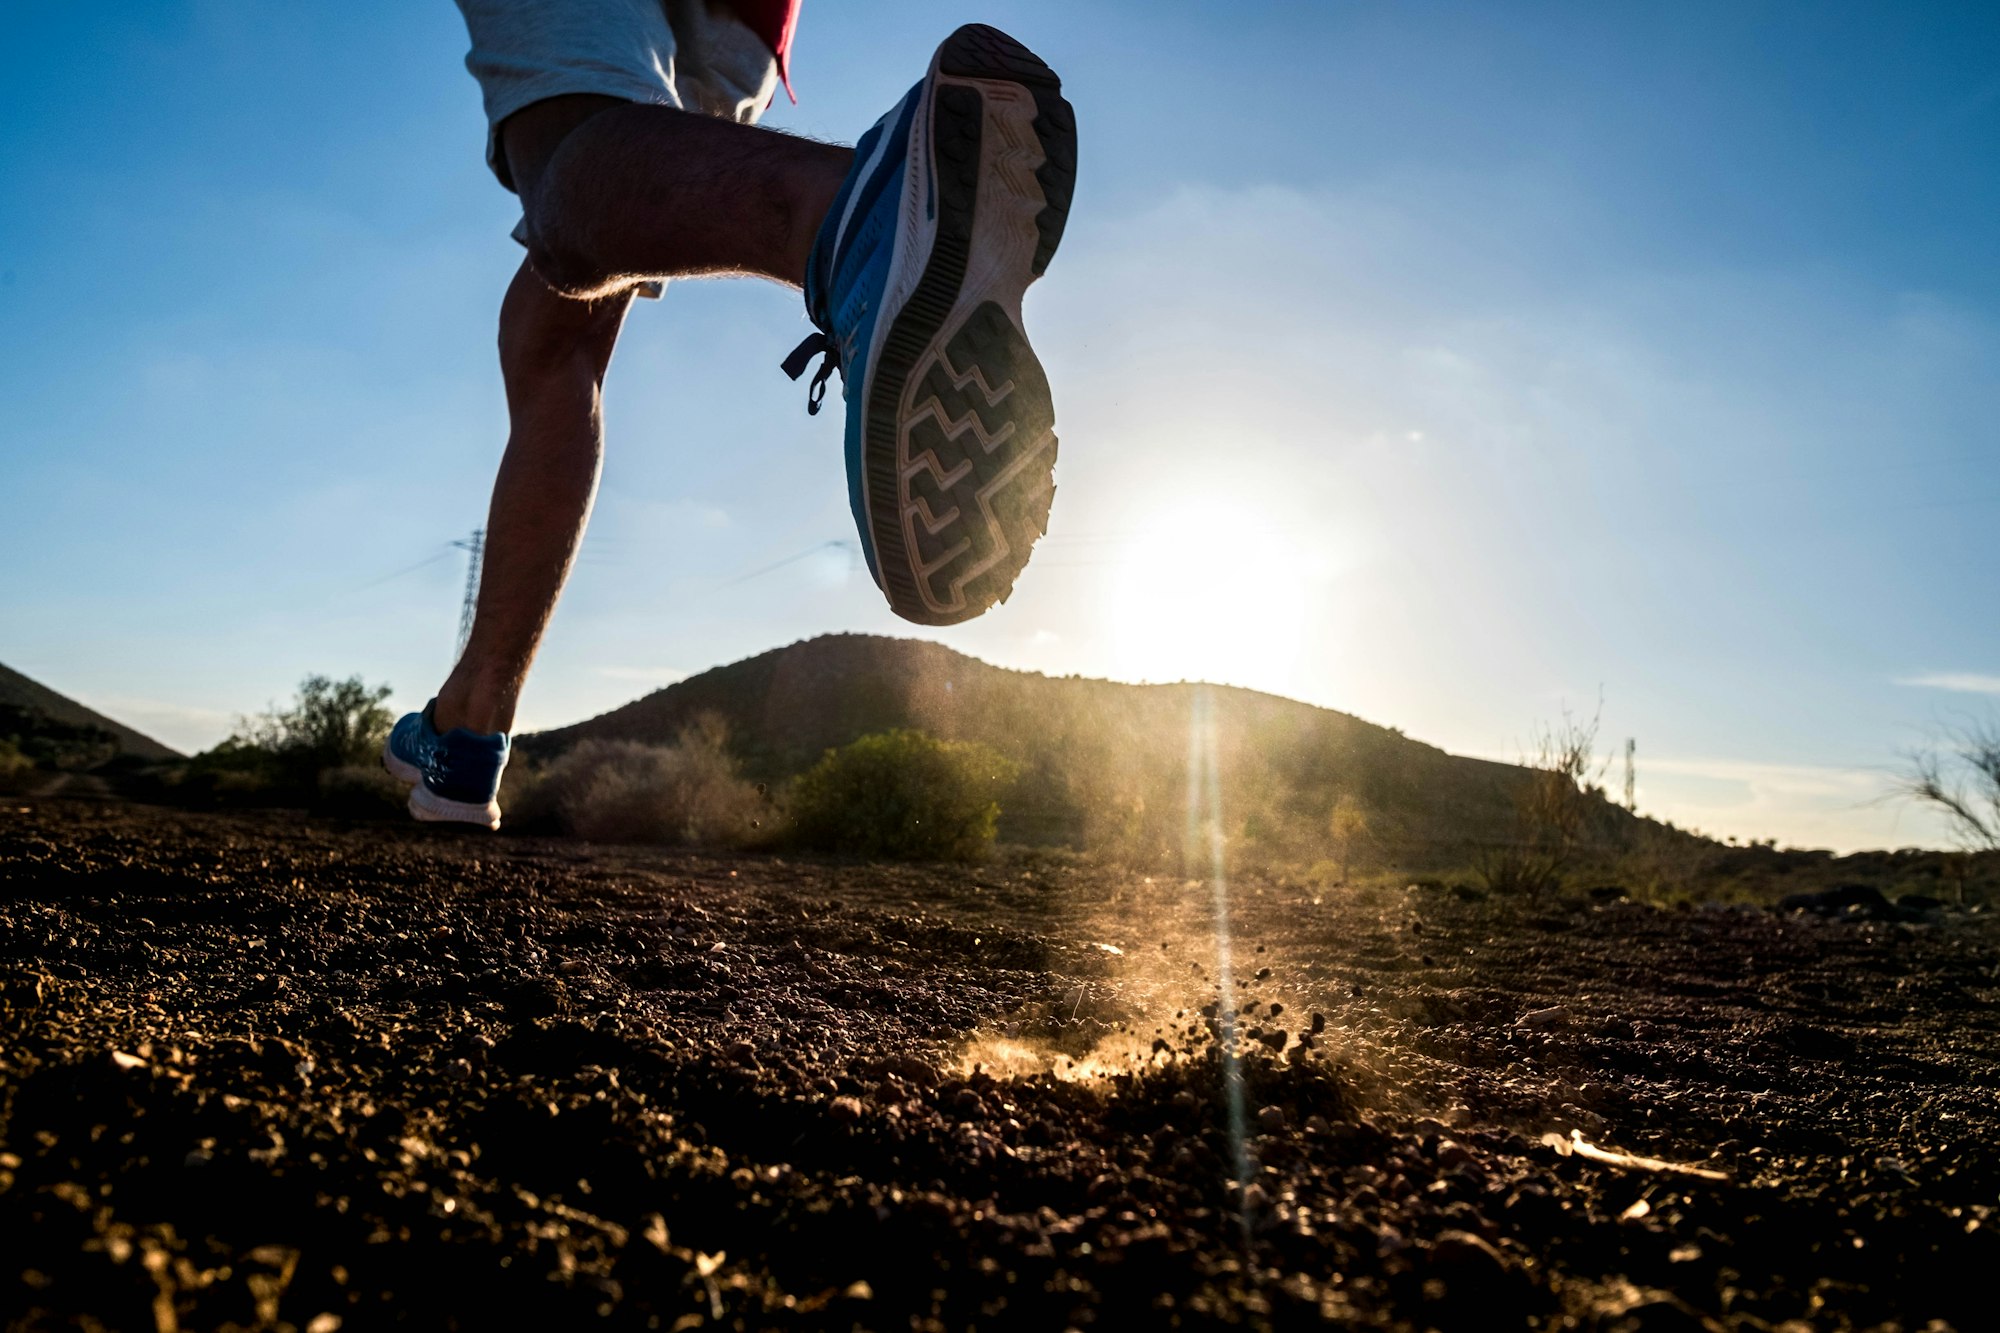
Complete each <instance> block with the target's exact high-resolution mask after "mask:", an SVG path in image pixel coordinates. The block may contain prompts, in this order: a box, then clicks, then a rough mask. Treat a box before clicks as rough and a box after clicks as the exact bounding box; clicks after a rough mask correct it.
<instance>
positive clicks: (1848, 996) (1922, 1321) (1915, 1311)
mask: <svg viewBox="0 0 2000 1333" xmlns="http://www.w3.org/2000/svg"><path fill="white" fill-rule="evenodd" d="M1603 898H1604V895H1600V897H1599V899H1597V900H1592V899H1589V898H1585V899H1579V900H1575V901H1555V902H1546V903H1536V904H1526V905H1524V904H1518V903H1498V902H1494V901H1491V900H1481V899H1476V898H1474V897H1473V896H1472V895H1470V894H1463V895H1461V894H1459V893H1456V892H1454V891H1452V890H1449V889H1437V888H1412V889H1410V890H1407V891H1397V892H1394V893H1374V894H1363V893H1360V892H1351V893H1340V892H1328V893H1325V894H1324V895H1323V896H1321V897H1314V896H1312V894H1310V893H1302V892H1300V891H1297V890H1284V889H1280V888H1278V887H1275V886H1271V885H1259V884H1255V883H1239V884H1235V885H1232V886H1230V887H1229V889H1228V891H1227V892H1226V893H1221V894H1218V893H1217V892H1216V891H1215V889H1214V886H1212V885H1210V884H1207V883H1189V882H1185V881H1181V880H1177V879H1176V880H1167V879H1158V878H1155V879H1153V880H1151V881H1149V880H1147V879H1146V878H1145V877H1143V876H1138V875H1134V874H1130V873H1127V872H1123V871H1115V870H1110V869H1102V868H1092V867H1089V866H1082V865H1074V864H1067V863H1064V862H1062V861H1059V860H1054V859H1049V858H1039V859H1035V858H1025V857H1013V858H1003V859H1002V860H1000V861H997V862H995V863H993V864H991V865H986V866H980V867H974V868H960V869H946V868H907V867H885V866H876V865H858V864H856V865H844V864H834V863H825V862H816V861H798V860H792V859H785V858H773V857H768V856H757V857H751V856H719V855H705V854H699V853H692V852H662V851H656V850H645V849H635V848H606V847H591V846H588V845H584V844H580V843H571V842H560V841H538V840H531V839H516V838H505V837H503V838H491V837H480V836H469V835H461V834H456V833H439V832H435V831H431V830H424V829H419V828H415V827H409V828H404V827H397V826H386V825H338V824H332V823H327V822H324V821H305V820H303V819H297V818H293V819H288V818H285V817H282V816H256V817H248V816H244V817H225V816H203V815H189V814H182V813H175V812H168V811H160V810H152V809H147V808H143V807H130V806H120V805H116V804H110V803H91V802H84V801H64V800H39V801H31V802H20V801H16V802H14V803H12V804H7V805H0V1236H4V1237H5V1238H6V1239H5V1244H4V1248H3V1249H0V1317H4V1322H5V1325H6V1327H8V1328H10V1329H44V1328H69V1327H81V1328H114V1329H150V1328H159V1329H172V1328H181V1329H207V1328H227V1327H235V1328H265V1329H282V1328H292V1329H299V1330H312V1331H313V1333H329V1331H330V1330H333V1329H335V1328H346V1329H359V1328H373V1327H376V1326H381V1325H391V1324H401V1325H404V1326H409V1327H415V1328H439V1327H461V1328H494V1327H510V1328H528V1327H537V1328H562V1329H570V1328H585V1327H605V1328H661V1329H687V1328H695V1327H707V1326H710V1325H722V1326H727V1327H733V1328H765V1327H778V1328H790V1327H810V1328H842V1329H845V1328H851V1327H864V1328H882V1329H890V1328H893V1329H906V1328H913V1329H954V1330H955V1329H963V1328H975V1327H977V1328H986V1327H1002V1326H1009V1327H1023V1328H1035V1329H1062V1328H1065V1327H1074V1328H1089V1327H1097V1328H1120V1329H1123V1328H1146V1327H1199V1326H1208V1325H1218V1324H1231V1325H1244V1326H1250V1327H1295V1326H1300V1325H1307V1324H1319V1323H1327V1322H1331V1323H1335V1324H1354V1325H1370V1326H1372V1325H1382V1326H1389V1327H1398V1328H1422V1327H1439V1328H1501V1327H1510V1326H1525V1327H1533V1328H1576V1327H1581V1328H1607V1329H1647V1330H1652V1329H1683V1328H1713V1327H1728V1328H1750V1329H1760V1328H1766V1327H1771V1326H1777V1325H1783V1324H1785V1323H1786V1322H1787V1321H1804V1322H1803V1323H1802V1324H1797V1325H1795V1326H1798V1327H1805V1326H1811V1327H1817V1328H1847V1327H1866V1326H1890V1325H1894V1326H1900V1327H1902V1328H1904V1329H1918V1328H1924V1327H1926V1326H1942V1325H1949V1326H1952V1327H1957V1328H1964V1329H1972V1328H1978V1327H1990V1326H1991V1321H1992V1319H1993V1313H1992V1309H1993V1307H1992V1296H1991V1291H1992V1279H1993V1275H1994V1274H1995V1273H1996V1271H2000V1242H1996V1238H1995V1237H1996V1226H2000V1222H1996V1219H1995V1217H1994V1216H1993V1213H1994V1207H1995V1205H1996V1203H2000V1151H1996V1149H1995V1147H1994V1145H1995V1143H1996V1142H2000V1106H1996V1102H1995V1091H1996V1086H2000V1077H1996V1057H2000V1041H1996V1028H2000V1022H1997V1021H1996V1009H1995V1000H1996V998H2000V930H1997V929H1996V926H1995V924H1994V921H1993V919H1992V918H1991V917H1989V916H1986V915H1984V914H1979V913H1962V912H1956V911H1949V910H1934V911H1932V912H1930V913H1928V914H1926V915H1925V916H1924V917H1923V918H1922V919H1918V920H1911V921H1881V920H1862V919H1851V918H1838V919H1821V918H1817V917H1812V916H1802V915H1780V914H1777V913H1773V912H1770V911H1764V910H1753V909H1728V910H1718V911H1701V910H1696V911H1659V910H1655V909H1652V908H1648V907H1643V906H1638V905H1633V904H1628V903H1624V902H1620V901H1604V900H1603ZM1219 901H1220V902H1226V904H1227V912H1226V917H1227V926H1228V930H1227V932H1226V939H1225V936H1224V933H1223V932H1220V931H1218V929H1217V921H1218V917H1217V906H1218V902H1219ZM1225 980H1226V981H1227V983H1228V985H1227V987H1226V991H1227V993H1226V995H1224V996H1223V999H1222V1003H1223V1006H1224V1007H1222V1008H1216V1007H1214V1006H1215V1005H1216V1004H1217V993H1218V986H1219V984H1220V983H1221V982H1223V981H1225ZM1205 1006H1207V1008H1206V1010H1204V1007H1205ZM1231 1032H1233V1033H1234V1035H1235V1038H1236V1039H1235V1041H1234V1043H1232V1044H1231V1049H1232V1050H1240V1051H1241V1053H1242V1054H1241V1057H1240V1059H1239V1058H1227V1059H1225V1058H1224V1056H1223V1055H1222V1054H1220V1053H1219V1051H1218V1047H1219V1046H1221V1045H1223V1043H1222V1042H1221V1041H1219V1040H1218V1039H1217V1036H1218V1034H1227V1033H1231ZM1579 1139H1580V1140H1581V1142H1580V1143H1579ZM1595 1149H1603V1150H1607V1151H1608V1152H1611V1153H1614V1154H1616V1153H1623V1154H1636V1155H1638V1156H1639V1157H1643V1158H1650V1159H1657V1160H1656V1161H1654V1162H1653V1163H1651V1164H1646V1163H1639V1162H1634V1161H1632V1160H1619V1161H1615V1162H1606V1161H1602V1160H1598V1159H1597V1158H1595V1157H1593V1156H1591V1155H1589V1153H1590V1152H1591V1151H1592V1150H1595ZM1669 1166H1672V1167H1693V1168H1697V1169H1698V1170H1696V1171H1690V1170H1685V1169H1669Z"/></svg>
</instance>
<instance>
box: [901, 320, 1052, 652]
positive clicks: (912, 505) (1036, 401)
mask: <svg viewBox="0 0 2000 1333" xmlns="http://www.w3.org/2000/svg"><path fill="white" fill-rule="evenodd" d="M909 403H910V411H909V414H908V416H907V417H906V418H905V420H904V425H903V456H904V457H905V458H908V459H909V460H910V462H909V464H908V465H907V467H906V468H905V471H904V478H903V486H904V489H903V495H904V503H905V512H906V513H908V514H909V515H910V520H911V521H910V522H909V523H908V524H907V525H906V529H905V532H904V540H905V542H906V548H907V550H908V551H909V556H910V563H911V564H912V566H914V571H915V573H916V577H917V578H919V579H921V580H922V582H923V585H924V591H925V592H926V593H927V594H928V596H927V597H926V598H925V601H926V604H927V609H930V608H932V607H941V608H944V609H943V610H941V611H940V610H931V615H933V616H934V617H936V619H935V620H934V621H933V622H932V623H938V624H953V623H956V622H957V621H960V620H964V619H966V618H968V617H970V616H975V615H978V614H979V613H980V612H981V611H984V610H985V609H986V608H988V607H989V606H991V605H993V604H994V603H995V602H1004V601H1005V600H1007V595H1008V594H1009V593H1010V592H1012V591H1013V587H1014V580H1015V579H1016V578H1018V577H1019V576H1020V573H1021V569H1022V568H1023V567H1024V566H1025V565H1026V564H1027V563H1028V556H1029V554H1030V553H1031V552H1032V551H1033V550H1034V546H1035V542H1036V541H1037V540H1038V539H1039V538H1040V537H1041V536H1042V534H1043V533H1045V532H1047V531H1048V526H1049V505H1050V503H1051V502H1052V501H1053V500H1054V499H1055V478H1054V472H1055V463H1056V435H1055V405H1054V403H1053V402H1052V401H1051V399H1050V396H1049V382H1048V377H1047V376H1046V375H1044V374H1043V373H1042V367H1041V363H1040V362H1039V361H1037V360H1036V359H1035V354H1034V352H1033V351H1032V350H1031V349H1030V348H1029V346H1028V340H1027V339H1026V338H1024V337H1022V336H1021V332H1020V330H1018V329H1016V328H1015V327H1014V322H1013V321H1012V320H1010V319H1009V318H1008V317H1007V313H1006V312H1005V311H1004V310H1002V309H1001V308H1000V307H999V306H998V305H996V304H995V303H993V302H991V301H988V302H986V303H985V304H983V305H981V306H980V307H979V308H978V309H976V310H974V311H973V312H972V315H971V317H970V318H969V319H967V320H966V321H965V323H964V324H963V325H961V326H960V328H959V330H958V332H957V333H956V334H954V335H953V337H952V338H951V340H950V342H948V343H947V344H946V345H945V347H944V349H943V354H942V355H940V356H936V357H933V358H932V359H931V361H930V363H929V364H928V365H927V366H926V367H925V368H924V371H923V376H922V378H921V379H920V380H919V381H918V382H917V383H916V384H915V386H914V387H913V388H912V390H911V392H910V395H909Z"/></svg>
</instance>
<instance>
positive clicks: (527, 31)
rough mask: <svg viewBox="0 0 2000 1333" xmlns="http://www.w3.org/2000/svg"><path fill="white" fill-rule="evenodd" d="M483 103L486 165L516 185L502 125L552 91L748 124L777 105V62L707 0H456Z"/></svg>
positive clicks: (739, 24) (740, 24) (504, 181)
mask: <svg viewBox="0 0 2000 1333" xmlns="http://www.w3.org/2000/svg"><path fill="white" fill-rule="evenodd" d="M458 7H459V10H460V11H461V12H462V13H463V14H464V15H465V27H466V31H467V32H468V33H470V34H471V37H472V50H471V51H470V52H469V53H468V54H467V55H466V57H465V67H466V68H467V69H468V70H470V71H472V77H473V78H475V79H477V80H478V81H479V91H480V93H481V94H482V95H483V96H484V98H485V99H486V163H487V165H488V166H490V167H492V168H493V174H494V175H496V176H498V177H499V178H500V183H501V184H502V185H505V186H506V187H507V188H509V189H512V188H513V186H514V182H513V181H512V180H511V179H510V178H509V176H508V173H507V159H506V156H505V154H503V153H502V152H501V151H500V123H501V122H502V121H504V120H506V119H507V117H509V116H511V115H513V114H514V113H515V112H516V111H519V110H520V109H521V108H522V107H525V106H532V105H533V104H535V103H536V102H540V101H545V100H547V99H548V98H551V97H563V96H567V95H570V94H573V93H592V94H595V95H597V96H599V97H616V98H618V99H619V100H621V101H625V102H650V103H653V104H655V105H659V106H671V107H679V108H681V109H683V110H687V111H702V112H706V113H707V114H709V115H712V116H725V117H727V118H729V119H730V120H740V121H744V122H750V121H754V120H756V119H757V117H758V116H759V115H761V114H763V111H764V108H765V107H767V106H769V105H770V104H771V95H772V93H773V92H775V91H776V89H777V86H778V60H777V56H776V55H775V54H773V52H772V50H771V48H770V47H769V46H767V45H765V43H764V39H763V38H761V37H759V36H757V34H756V33H754V32H752V31H751V30H750V28H749V27H748V26H747V25H746V24H745V23H744V22H743V21H742V20H741V19H739V18H737V17H736V16H735V15H734V14H733V13H730V12H728V11H727V10H711V9H710V8H709V6H708V4H707V2H706V0H458Z"/></svg>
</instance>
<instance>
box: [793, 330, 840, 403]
mask: <svg viewBox="0 0 2000 1333" xmlns="http://www.w3.org/2000/svg"><path fill="white" fill-rule="evenodd" d="M816 356H817V357H823V358H825V359H824V360H822V361H821V362H820V363H819V369H818V371H816V372H814V374H813V377H812V383H811V384H810V385H809V386H808V387H807V389H806V415H807V416H818V415H819V405H820V403H821V402H822V401H823V400H824V399H825V398H826V382H827V381H828V380H829V379H832V378H833V372H834V371H836V370H838V369H839V368H840V348H839V347H837V346H835V345H834V341H833V339H831V338H829V337H827V336H826V335H825V334H824V333H821V332H820V331H819V330H817V329H815V330H813V332H812V333H810V334H808V335H807V336H806V340H805V341H804V342H802V343H800V344H799V345H798V346H797V347H794V348H793V349H792V354H791V355H790V356H788V357H786V358H785V360H784V365H783V369H784V372H785V374H787V375H789V376H790V377H791V378H793V379H797V378H798V377H799V376H801V375H803V374H805V373H806V363H807V362H808V361H811V360H812V359H813V358H814V357H816Z"/></svg>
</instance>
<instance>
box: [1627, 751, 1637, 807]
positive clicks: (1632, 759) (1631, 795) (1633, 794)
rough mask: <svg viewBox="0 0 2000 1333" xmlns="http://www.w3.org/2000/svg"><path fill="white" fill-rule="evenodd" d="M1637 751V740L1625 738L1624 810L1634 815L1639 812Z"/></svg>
mask: <svg viewBox="0 0 2000 1333" xmlns="http://www.w3.org/2000/svg"><path fill="white" fill-rule="evenodd" d="M1638 751H1639V741H1638V738H1636V737H1633V736H1627V737H1626V738H1625V808H1626V809H1627V810H1630V811H1632V812H1633V813H1634V814H1637V813H1638V811H1639V764H1638V758H1637V756H1638Z"/></svg>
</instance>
